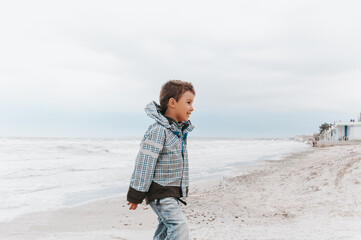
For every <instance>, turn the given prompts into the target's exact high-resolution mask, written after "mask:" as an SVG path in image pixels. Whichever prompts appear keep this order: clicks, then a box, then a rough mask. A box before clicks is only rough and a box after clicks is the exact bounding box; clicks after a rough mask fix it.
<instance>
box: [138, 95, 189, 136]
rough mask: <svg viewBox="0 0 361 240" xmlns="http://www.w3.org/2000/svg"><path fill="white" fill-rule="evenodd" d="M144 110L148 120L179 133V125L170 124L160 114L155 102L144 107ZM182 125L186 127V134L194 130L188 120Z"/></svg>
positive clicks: (159, 108)
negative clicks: (150, 119)
mask: <svg viewBox="0 0 361 240" xmlns="http://www.w3.org/2000/svg"><path fill="white" fill-rule="evenodd" d="M144 110H145V112H146V113H147V115H148V116H149V117H150V118H152V119H154V120H155V121H156V122H158V123H159V124H160V125H162V126H164V127H165V128H169V129H171V130H172V131H173V132H174V131H179V124H177V123H173V124H170V123H169V121H168V119H167V118H166V117H165V116H164V115H163V114H162V113H161V107H160V106H159V104H157V103H156V102H154V101H152V102H150V103H148V104H147V105H146V106H145V109H144ZM182 124H187V125H188V126H187V127H186V130H187V132H190V131H192V130H193V128H194V126H193V125H192V123H191V121H189V120H188V121H186V122H184V123H182ZM175 125H177V126H175Z"/></svg>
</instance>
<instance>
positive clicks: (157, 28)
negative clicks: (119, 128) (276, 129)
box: [0, 0, 361, 116]
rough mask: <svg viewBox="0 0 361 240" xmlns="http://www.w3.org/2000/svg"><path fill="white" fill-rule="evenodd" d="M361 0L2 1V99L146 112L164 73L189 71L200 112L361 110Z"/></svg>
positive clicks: (27, 105) (37, 105)
mask: <svg viewBox="0 0 361 240" xmlns="http://www.w3.org/2000/svg"><path fill="white" fill-rule="evenodd" d="M360 6H361V3H359V2H358V1H347V2H345V3H342V4H340V2H339V1H302V2H292V1H283V0H279V1H227V2H221V1H192V2H191V1H183V2H182V3H177V2H170V1H152V2H149V1H136V2H119V1H103V2H102V3H100V2H98V1H62V2H61V3H60V2H59V3H56V2H49V1H31V2H28V1H11V2H6V3H2V4H1V7H0V27H1V31H2V38H1V39H0V52H1V55H0V101H1V102H0V107H1V108H2V109H3V112H8V113H9V114H10V112H11V110H14V109H18V110H19V111H21V110H22V109H34V112H37V114H41V111H40V110H39V109H48V108H49V107H55V108H58V109H68V111H69V114H70V112H71V113H72V114H73V113H74V112H77V111H81V112H87V113H89V114H92V113H93V114H99V113H109V112H113V113H118V112H122V113H137V114H138V113H140V112H142V111H143V107H144V105H145V104H146V103H148V102H149V101H151V100H158V94H159V90H160V87H161V85H162V84H163V83H164V82H165V81H167V80H169V79H182V80H185V81H190V82H193V84H194V85H195V87H196V91H197V96H196V99H195V100H196V101H195V107H196V110H198V111H199V114H206V113H207V114H208V113H211V112H214V111H217V112H221V113H224V114H229V113H231V112H237V113H239V114H243V113H246V112H248V111H252V110H256V111H260V112H262V111H272V112H275V113H287V112H290V111H294V110H297V111H305V112H309V111H311V112H312V111H337V112H341V111H344V112H358V111H359V109H358V106H360V98H359V93H358V90H357V89H360V87H361V86H360V83H359V81H358V79H359V77H360V71H361V69H360V66H361V65H360V63H361V48H360V47H359V42H361V33H360V32H359V31H357V29H359V27H360V24H359V23H360V22H361V17H360V15H359V11H358V10H359V9H360ZM35 109H38V110H39V111H40V112H39V111H35ZM272 116H276V115H272Z"/></svg>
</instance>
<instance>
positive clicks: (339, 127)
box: [334, 122, 361, 140]
mask: <svg viewBox="0 0 361 240" xmlns="http://www.w3.org/2000/svg"><path fill="white" fill-rule="evenodd" d="M334 130H335V131H334V134H335V137H336V138H335V139H334V140H361V122H337V123H336V124H335V127H334Z"/></svg>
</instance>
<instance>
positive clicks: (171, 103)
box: [168, 98, 177, 108]
mask: <svg viewBox="0 0 361 240" xmlns="http://www.w3.org/2000/svg"><path fill="white" fill-rule="evenodd" d="M176 102H177V101H176V100H175V99H174V98H169V101H168V107H171V108H174V107H175V104H176Z"/></svg>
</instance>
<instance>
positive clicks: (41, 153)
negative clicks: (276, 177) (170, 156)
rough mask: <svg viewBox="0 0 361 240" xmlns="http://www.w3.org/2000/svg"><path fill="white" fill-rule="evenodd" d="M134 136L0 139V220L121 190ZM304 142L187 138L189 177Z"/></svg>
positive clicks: (276, 154)
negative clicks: (118, 137) (114, 137)
mask: <svg viewBox="0 0 361 240" xmlns="http://www.w3.org/2000/svg"><path fill="white" fill-rule="evenodd" d="M139 143H140V140H139V139H55V138H1V139H0V196H1V198H0V221H8V220H11V219H12V218H14V217H16V216H19V215H22V214H25V213H29V212H38V211H46V210H53V209H57V208H61V207H64V206H73V205H78V204H82V203H85V202H88V201H93V200H96V199H102V198H107V197H111V196H116V195H119V194H122V193H125V192H126V190H127V188H128V184H129V178H130V176H131V173H132V171H133V167H134V159H135V157H136V155H137V152H138V148H139ZM305 148H306V146H305V144H304V143H300V142H294V141H264V140H239V139H227V140H226V139H190V140H189V141H188V152H189V158H190V168H191V181H192V182H195V181H199V180H202V179H206V178H215V177H217V176H224V175H227V174H229V173H230V172H231V171H232V169H234V167H237V166H240V165H243V164H252V163H254V162H255V161H257V160H277V159H280V158H281V157H282V155H284V154H287V153H291V152H295V151H301V150H304V149H305Z"/></svg>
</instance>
